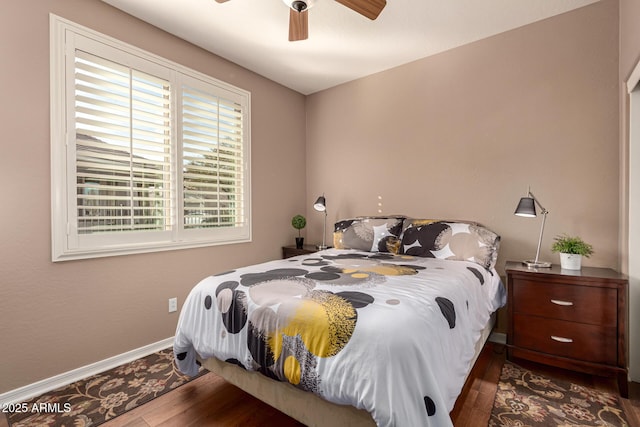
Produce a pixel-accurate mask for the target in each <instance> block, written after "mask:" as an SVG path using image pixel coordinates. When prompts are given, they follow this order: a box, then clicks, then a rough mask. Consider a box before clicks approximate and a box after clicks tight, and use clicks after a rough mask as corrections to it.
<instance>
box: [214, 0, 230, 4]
mask: <svg viewBox="0 0 640 427" xmlns="http://www.w3.org/2000/svg"><path fill="white" fill-rule="evenodd" d="M216 1H217V2H218V3H225V2H228V1H229V0H216Z"/></svg>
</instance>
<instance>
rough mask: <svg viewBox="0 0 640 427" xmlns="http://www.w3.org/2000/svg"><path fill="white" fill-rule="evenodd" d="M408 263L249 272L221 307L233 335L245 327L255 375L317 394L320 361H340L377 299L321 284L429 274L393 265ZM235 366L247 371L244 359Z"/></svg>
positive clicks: (348, 258) (382, 257) (233, 284)
mask: <svg viewBox="0 0 640 427" xmlns="http://www.w3.org/2000/svg"><path fill="white" fill-rule="evenodd" d="M410 259H412V257H395V258H394V256H393V255H391V254H359V253H350V254H340V255H324V256H322V257H309V258H305V259H303V260H298V261H297V262H296V263H298V264H299V265H300V268H297V267H291V268H278V269H273V270H267V271H264V272H258V273H247V274H243V275H241V276H240V280H239V281H233V280H231V281H225V282H222V283H221V284H220V285H219V286H218V288H217V290H216V295H215V301H216V304H217V308H218V310H219V311H220V313H221V316H222V320H223V323H224V325H225V328H226V331H227V332H228V333H231V334H237V333H239V332H240V331H242V329H243V328H245V327H246V328H247V346H248V349H249V351H250V353H251V356H252V358H253V362H254V363H255V366H252V367H251V368H252V369H255V370H258V371H259V372H261V373H263V374H265V375H267V376H269V377H271V378H274V379H277V380H279V381H288V382H290V383H291V384H293V385H296V386H298V387H300V388H302V389H304V390H307V391H312V392H315V393H317V394H319V393H320V391H319V378H318V376H317V372H316V366H317V360H318V358H324V357H331V356H335V355H336V354H338V353H339V352H340V351H341V350H342V349H343V348H344V347H345V346H346V345H347V343H348V342H349V339H350V338H351V336H352V334H353V332H354V330H355V327H356V323H357V321H358V310H359V309H365V308H366V307H367V306H368V305H369V304H371V303H373V301H374V298H373V297H372V296H371V295H369V294H368V293H366V292H364V291H354V290H345V291H340V292H331V291H328V290H320V289H316V285H317V284H318V283H323V284H331V285H334V286H348V287H349V289H352V288H351V286H353V285H360V286H361V287H363V288H364V289H366V288H367V287H368V286H375V285H378V284H382V283H384V281H385V277H386V276H390V275H392V276H401V275H413V274H416V273H417V272H418V270H420V269H423V268H424V267H421V266H415V265H407V264H405V263H402V264H397V263H390V262H388V261H392V260H393V261H397V260H401V261H407V260H410ZM303 267H309V268H303ZM318 267H319V269H317V270H316V268H318ZM228 273H232V272H228ZM248 300H250V301H251V302H252V304H251V307H252V310H249V303H248ZM212 302H213V299H212V297H211V296H206V297H205V300H204V307H205V309H207V310H209V309H211V307H212ZM230 361H231V362H233V363H236V364H238V365H240V366H242V367H244V368H245V369H246V368H247V367H245V366H243V365H242V363H241V362H239V361H238V360H230Z"/></svg>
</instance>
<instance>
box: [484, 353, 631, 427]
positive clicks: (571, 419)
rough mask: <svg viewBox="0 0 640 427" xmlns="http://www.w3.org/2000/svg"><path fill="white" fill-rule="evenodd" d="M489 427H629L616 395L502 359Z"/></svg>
mask: <svg viewBox="0 0 640 427" xmlns="http://www.w3.org/2000/svg"><path fill="white" fill-rule="evenodd" d="M489 426H491V427H498V426H510V427H511V426H523V427H524V426H531V427H535V426H558V427H559V426H562V427H573V426H580V427H583V426H600V427H601V426H625V427H627V426H629V423H628V421H627V418H626V416H625V414H624V410H623V409H622V406H621V405H620V401H619V399H618V396H616V395H615V394H610V393H604V392H601V391H598V390H595V389H592V388H588V387H583V386H580V385H577V384H572V383H569V382H565V381H560V380H555V379H549V378H545V377H544V376H541V375H538V374H536V373H534V372H531V371H529V370H526V369H523V368H521V367H520V366H518V365H515V364H513V363H510V362H505V364H504V365H503V367H502V372H501V374H500V382H499V383H498V391H497V393H496V397H495V400H494V403H493V409H492V411H491V417H490V419H489Z"/></svg>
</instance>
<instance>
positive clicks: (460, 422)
mask: <svg viewBox="0 0 640 427" xmlns="http://www.w3.org/2000/svg"><path fill="white" fill-rule="evenodd" d="M504 360H505V352H504V346H502V345H499V344H492V343H488V344H487V345H486V346H485V348H484V350H483V351H482V353H481V354H480V357H479V358H478V361H477V362H476V365H475V367H474V369H473V370H472V372H471V374H470V376H469V379H468V381H467V383H466V384H465V387H464V388H463V390H462V394H461V395H460V398H459V399H458V401H457V403H456V405H455V407H454V409H453V411H452V412H451V418H452V420H453V422H454V425H455V427H481V426H486V425H487V423H488V421H489V416H490V415H491V408H492V406H493V398H494V395H495V392H496V389H497V384H498V378H499V377H500V370H501V367H502V364H503V362H504ZM518 364H520V365H521V366H522V367H525V368H529V369H534V370H536V371H537V372H539V373H541V374H546V375H549V376H551V377H553V378H559V379H564V380H569V381H574V382H576V383H579V384H583V385H587V386H591V387H594V388H597V389H600V390H603V391H608V392H613V393H616V392H617V386H616V384H615V379H614V378H604V377H593V376H589V375H583V374H578V373H572V372H568V371H564V370H561V369H557V368H551V367H545V366H542V365H538V364H534V363H530V362H526V361H518ZM629 397H630V399H621V401H622V404H623V406H624V409H625V413H626V415H627V418H628V419H629V423H630V426H631V427H640V384H638V383H632V384H631V386H630V388H629ZM301 425H302V424H300V423H298V422H297V421H295V420H293V419H292V418H290V417H288V416H286V415H284V414H282V413H281V412H279V411H277V410H276V409H273V408H272V407H270V406H269V405H267V404H265V403H262V402H261V401H259V400H257V399H255V398H254V397H252V396H251V395H249V394H247V393H245V392H243V391H242V390H240V389H238V388H237V387H235V386H233V385H231V384H229V383H227V382H225V381H224V380H223V379H221V378H220V377H217V376H216V375H214V374H207V375H204V376H202V377H200V378H198V379H196V380H194V381H192V382H190V383H188V384H186V385H184V386H182V387H180V388H178V389H177V390H174V391H172V392H169V393H167V394H165V395H163V396H161V397H159V398H157V399H155V400H152V401H151V402H149V403H147V404H144V405H142V406H140V407H138V408H136V409H134V410H132V411H130V412H127V413H125V414H123V415H121V416H120V417H118V418H115V419H113V420H111V421H109V422H107V423H105V424H103V426H104V427H160V426H162V427H169V426H176V427H178V426H179V427H187V426H202V427H204V426H243V427H245V426H246V427H257V426H283V427H286V426H301ZM0 427H8V423H7V421H6V418H5V417H4V415H3V416H2V417H0Z"/></svg>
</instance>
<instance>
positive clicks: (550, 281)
mask: <svg viewBox="0 0 640 427" xmlns="http://www.w3.org/2000/svg"><path fill="white" fill-rule="evenodd" d="M505 272H506V273H507V317H508V323H507V358H508V359H511V358H516V359H518V358H521V359H525V360H531V361H534V362H538V363H545V364H548V365H552V366H556V367H559V368H564V369H570V370H573V371H580V372H585V373H588V374H592V375H606V376H608V375H611V374H615V375H616V376H617V379H618V386H619V388H620V395H621V396H622V397H628V395H629V388H628V382H627V379H628V378H627V339H626V335H625V333H626V330H627V324H626V323H627V295H628V292H629V290H628V285H629V281H628V278H627V276H625V275H624V274H620V273H618V272H616V271H615V270H612V269H609V268H598V267H582V269H581V270H577V271H575V270H563V269H561V268H560V266H559V265H553V266H551V268H528V267H527V266H525V265H523V264H522V263H520V262H512V261H510V262H507V265H506V268H505Z"/></svg>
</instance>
